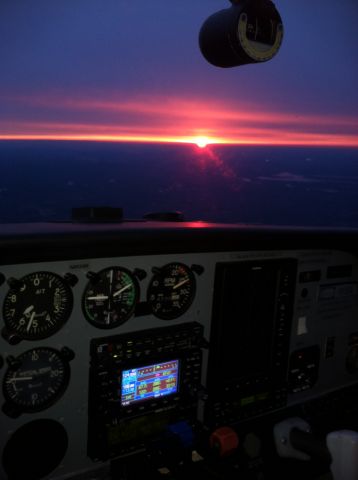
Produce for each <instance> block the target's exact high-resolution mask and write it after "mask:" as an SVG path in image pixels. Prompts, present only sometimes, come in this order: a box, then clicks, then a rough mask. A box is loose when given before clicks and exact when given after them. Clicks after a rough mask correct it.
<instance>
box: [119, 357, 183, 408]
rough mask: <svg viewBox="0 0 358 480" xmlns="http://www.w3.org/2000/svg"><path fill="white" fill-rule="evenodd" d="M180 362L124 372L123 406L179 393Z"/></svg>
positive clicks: (174, 361)
mask: <svg viewBox="0 0 358 480" xmlns="http://www.w3.org/2000/svg"><path fill="white" fill-rule="evenodd" d="M178 384H179V360H170V361H168V362H164V363H155V364H153V365H147V366H143V367H138V368H131V369H130V370H123V371H122V389H121V405H122V406H128V405H133V404H135V403H138V402H142V401H143V400H150V399H153V398H159V397H164V396H166V395H171V394H173V393H176V392H177V391H178Z"/></svg>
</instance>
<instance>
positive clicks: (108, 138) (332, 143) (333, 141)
mask: <svg viewBox="0 0 358 480" xmlns="http://www.w3.org/2000/svg"><path fill="white" fill-rule="evenodd" d="M0 140H2V141H6V140H8V141H15V140H18V141H67V142H69V141H79V142H81V141H82V142H108V143H171V144H192V145H196V146H197V147H199V148H201V149H205V147H207V146H209V145H211V146H215V145H232V146H235V145H237V146H239V145H252V146H277V147H280V146H282V147H284V146H287V147H342V148H358V139H356V138H346V137H344V138H339V137H338V138H329V139H327V138H323V139H320V138H317V137H314V138H302V139H287V138H286V139H284V138H282V139H276V140H272V139H270V138H267V139H265V138H261V139H253V138H251V139H250V138H246V139H244V138H242V139H240V140H239V139H233V138H231V139H230V138H226V139H224V138H220V139H219V138H210V139H208V142H207V143H206V144H205V145H203V146H201V145H202V144H200V145H199V144H198V141H197V139H196V137H159V136H158V137H157V136H134V135H133V136H131V135H125V136H121V135H96V134H82V135H73V134H68V135H55V134H11V135H1V134H0Z"/></svg>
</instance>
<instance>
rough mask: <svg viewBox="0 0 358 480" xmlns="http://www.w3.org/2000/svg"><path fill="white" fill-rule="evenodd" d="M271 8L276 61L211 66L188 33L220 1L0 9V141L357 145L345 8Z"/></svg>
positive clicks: (39, 0)
mask: <svg viewBox="0 0 358 480" xmlns="http://www.w3.org/2000/svg"><path fill="white" fill-rule="evenodd" d="M275 4H276V6H277V8H278V9H279V11H280V13H281V16H282V18H283V22H284V26H285V38H284V43H283V46H282V48H281V50H280V52H279V54H278V55H277V56H276V57H275V58H274V59H273V60H272V61H270V62H267V63H264V64H260V65H248V66H243V67H240V68H234V69H219V68H216V67H213V66H211V65H209V64H208V63H206V61H205V60H204V58H203V57H202V56H201V53H200V51H199V48H198V32H199V30H200V26H201V24H202V23H203V21H204V20H205V19H206V18H207V17H208V16H209V15H211V14H212V13H214V12H215V11H217V10H220V9H221V8H226V7H229V5H230V3H229V1H225V0H180V1H177V2H173V1H168V0H152V2H148V1H146V2H145V1H141V0H137V1H134V0H105V1H103V0H36V1H28V0H1V2H0V35H1V37H0V38H1V42H0V138H7V137H9V138H10V137H21V136H22V137H26V136H29V137H31V136H35V137H36V136H38V137H39V138H41V137H42V136H44V137H46V136H49V137H51V136H52V137H54V138H55V137H61V136H63V137H64V138H66V137H69V136H71V135H74V136H76V135H78V136H79V137H81V136H82V137H85V138H91V137H92V138H93V139H100V137H101V136H102V137H103V139H105V137H108V138H112V137H113V138H118V139H126V138H127V139H130V138H133V139H138V140H140V139H142V140H143V139H147V140H148V139H153V140H160V139H169V140H171V139H173V140H175V139H190V138H191V137H193V138H195V137H196V136H206V137H208V138H209V139H210V138H212V139H218V140H220V139H224V140H225V139H226V140H227V141H232V142H233V143H235V142H237V143H240V142H241V141H243V142H245V140H247V142H249V143H250V142H253V143H255V142H256V141H257V142H259V143H265V142H266V143H273V144H275V143H279V141H280V139H284V141H286V140H287V141H288V142H289V141H291V140H292V141H293V143H297V144H301V143H308V144H311V143H313V144H314V143H315V142H316V143H318V144H330V143H329V142H330V141H331V142H332V144H337V145H355V146H358V91H357V90H358V87H357V85H358V55H357V45H358V28H357V26H358V2H357V0H343V1H342V0H314V1H312V2H309V1H307V0H306V1H302V0H301V1H299V0H277V1H276V2H275ZM332 139H333V140H332Z"/></svg>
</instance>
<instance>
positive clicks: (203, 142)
mask: <svg viewBox="0 0 358 480" xmlns="http://www.w3.org/2000/svg"><path fill="white" fill-rule="evenodd" d="M194 142H195V143H196V145H197V146H198V147H199V148H205V147H207V146H208V145H209V143H212V142H211V141H210V139H209V138H208V137H196V138H195V139H194Z"/></svg>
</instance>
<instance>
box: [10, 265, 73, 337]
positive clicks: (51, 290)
mask: <svg viewBox="0 0 358 480" xmlns="http://www.w3.org/2000/svg"><path fill="white" fill-rule="evenodd" d="M18 284H19V285H18V286H17V287H15V288H11V289H10V290H9V292H8V293H7V295H6V297H5V301H4V306H3V317H4V320H5V324H6V326H7V328H8V329H9V331H11V332H13V333H15V334H16V335H18V336H19V337H20V338H22V339H25V340H38V339H42V338H46V337H49V336H50V335H52V334H53V333H55V332H56V331H58V330H59V329H60V328H61V327H62V325H63V324H64V323H65V322H66V321H67V320H68V318H69V316H70V315H71V311H72V306H73V295H72V291H71V288H70V287H69V286H68V285H67V283H66V282H65V281H64V280H63V279H62V278H61V277H60V276H59V275H56V274H55V273H51V272H34V273H31V274H29V275H26V276H25V277H22V278H21V279H20V280H19V281H18Z"/></svg>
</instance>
